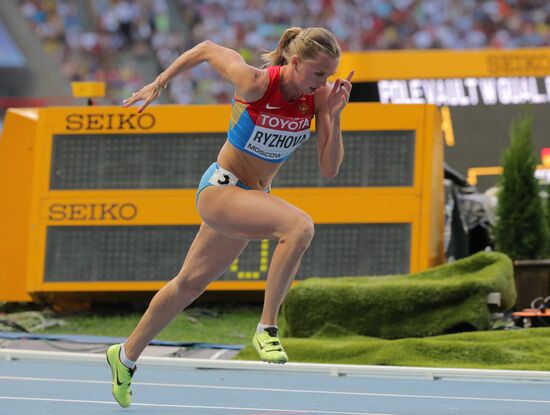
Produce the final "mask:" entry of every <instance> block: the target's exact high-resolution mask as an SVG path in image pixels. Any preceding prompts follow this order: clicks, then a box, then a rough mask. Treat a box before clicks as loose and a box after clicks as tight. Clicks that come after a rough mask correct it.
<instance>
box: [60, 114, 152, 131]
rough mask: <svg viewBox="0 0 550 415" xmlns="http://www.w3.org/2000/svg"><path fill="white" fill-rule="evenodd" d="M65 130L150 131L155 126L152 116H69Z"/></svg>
mask: <svg viewBox="0 0 550 415" xmlns="http://www.w3.org/2000/svg"><path fill="white" fill-rule="evenodd" d="M65 121H66V124H65V128H66V129H67V130H69V131H79V130H89V131H126V130H150V129H151V128H153V126H154V125H155V122H156V120H155V116H154V115H153V114H149V113H144V114H69V115H67V118H66V120H65Z"/></svg>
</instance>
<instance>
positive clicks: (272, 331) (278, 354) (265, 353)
mask: <svg viewBox="0 0 550 415" xmlns="http://www.w3.org/2000/svg"><path fill="white" fill-rule="evenodd" d="M277 331H278V330H277V327H268V328H266V329H264V331H262V332H260V333H256V334H255V335H254V338H253V339H252V346H254V349H256V351H257V352H258V354H259V355H260V359H262V360H263V361H264V362H268V363H286V362H287V361H288V356H287V355H286V352H285V349H283V346H282V345H281V341H280V340H279V336H278V334H277Z"/></svg>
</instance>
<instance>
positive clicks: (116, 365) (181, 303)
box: [107, 223, 248, 408]
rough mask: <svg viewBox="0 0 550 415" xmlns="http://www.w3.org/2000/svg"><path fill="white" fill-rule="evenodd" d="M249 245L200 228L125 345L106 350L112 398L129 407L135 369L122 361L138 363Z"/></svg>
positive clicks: (204, 226) (206, 226)
mask: <svg viewBox="0 0 550 415" xmlns="http://www.w3.org/2000/svg"><path fill="white" fill-rule="evenodd" d="M247 243H248V241H247V240H244V239H237V238H231V237H227V236H224V235H222V234H220V233H219V232H217V231H215V230H214V229H212V228H211V227H210V226H208V225H206V224H205V223H203V224H202V225H201V227H200V229H199V232H198V234H197V236H196V237H195V240H194V241H193V243H192V244H191V247H190V248H189V252H188V253H187V256H186V258H185V261H184V263H183V266H182V268H181V270H180V272H179V273H178V275H177V276H176V277H175V278H174V279H173V280H171V281H170V282H169V283H168V284H166V285H165V286H164V287H163V288H162V289H161V290H160V291H159V292H158V293H157V294H156V295H155V296H154V297H153V299H152V300H151V303H150V304H149V308H148V309H147V311H146V312H145V314H144V315H143V317H142V318H141V320H140V322H139V323H138V325H137V326H136V328H135V329H134V331H133V332H132V334H131V335H130V337H128V340H127V341H126V343H124V344H122V345H120V344H116V345H113V346H111V347H109V349H108V350H107V362H108V363H109V366H110V367H111V371H112V376H113V396H114V397H115V399H116V401H117V402H118V403H119V404H120V406H122V407H125V408H126V407H128V406H130V403H131V395H132V392H131V387H130V386H131V382H132V376H133V374H134V370H135V369H134V368H128V367H127V366H125V365H124V364H123V363H122V359H121V358H122V357H123V356H124V357H125V358H126V359H129V360H131V361H135V360H137V359H138V357H139V355H140V354H141V353H142V352H143V349H145V347H146V346H147V344H148V343H149V342H150V341H151V340H152V339H153V337H154V336H156V335H157V334H158V333H159V332H160V331H161V330H162V329H163V328H164V327H165V326H166V325H167V324H168V323H169V322H170V321H171V320H172V319H173V318H174V317H175V316H176V315H177V314H178V313H180V312H181V311H182V310H183V309H184V308H185V307H187V306H188V305H189V304H191V303H192V302H193V301H194V300H195V299H196V298H197V297H198V296H199V295H200V294H201V293H202V292H203V291H204V290H205V289H206V287H207V286H208V284H209V283H210V282H211V281H213V280H215V279H217V278H219V277H220V276H221V275H222V274H223V273H224V272H225V270H226V269H227V268H228V267H229V266H230V265H231V263H232V262H233V261H234V260H235V258H236V257H237V256H239V254H240V253H241V252H242V250H243V249H244V248H245V247H246V244H247Z"/></svg>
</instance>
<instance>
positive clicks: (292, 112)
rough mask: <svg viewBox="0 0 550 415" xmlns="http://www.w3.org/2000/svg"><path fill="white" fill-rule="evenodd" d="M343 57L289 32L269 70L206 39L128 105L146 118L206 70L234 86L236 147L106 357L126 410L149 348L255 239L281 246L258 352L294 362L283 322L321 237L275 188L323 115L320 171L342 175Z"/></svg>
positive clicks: (304, 33) (328, 42) (302, 33)
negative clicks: (185, 248) (164, 96)
mask: <svg viewBox="0 0 550 415" xmlns="http://www.w3.org/2000/svg"><path fill="white" fill-rule="evenodd" d="M340 55H341V51H340V47H339V45H338V43H337V41H336V39H335V38H334V36H333V35H332V33H330V32H329V31H328V30H326V29H323V28H308V29H301V28H298V27H293V28H290V29H287V30H286V31H285V32H284V33H283V34H282V36H281V39H280V40H279V43H278V46H277V49H275V50H274V51H272V52H268V53H265V54H263V55H262V58H263V59H264V61H265V62H266V64H267V65H266V67H265V68H264V69H257V68H254V67H252V66H249V65H247V64H246V63H245V61H244V59H243V58H242V57H241V56H240V55H239V54H238V53H237V52H235V51H234V50H231V49H227V48H224V47H222V46H219V45H217V44H215V43H213V42H210V41H205V42H203V43H200V44H199V45H197V46H195V47H194V48H192V49H190V50H188V51H186V52H185V53H183V54H182V55H181V56H179V57H178V58H177V59H176V60H175V61H174V62H173V63H172V64H171V65H170V66H169V67H168V68H167V69H166V70H165V71H164V72H163V73H161V74H160V75H159V76H158V77H157V78H156V79H155V80H154V81H153V82H152V83H150V84H149V85H146V86H144V87H143V88H142V89H140V90H139V91H137V92H134V93H133V94H132V96H131V97H130V98H128V99H126V100H124V106H125V107H127V106H130V105H132V104H134V103H136V102H138V101H144V102H143V104H142V105H141V106H140V107H139V109H138V111H139V112H142V111H143V110H144V109H145V107H147V105H149V103H151V102H152V101H153V100H154V99H155V98H157V97H158V96H159V95H160V93H161V91H162V89H163V88H166V86H167V84H168V82H169V81H170V79H172V78H174V77H175V76H176V75H177V74H178V73H179V72H181V71H183V70H185V69H190V68H192V67H194V66H196V65H198V64H199V63H202V62H208V63H209V64H210V65H211V66H212V67H213V68H214V69H215V70H216V71H217V72H218V73H219V74H220V75H221V76H222V77H224V78H225V79H226V80H228V81H229V82H231V83H232V84H233V86H234V87H235V96H234V100H233V107H232V112H231V120H230V123H229V132H228V140H227V142H226V143H225V144H224V145H223V147H222V149H221V151H220V153H219V154H218V158H217V161H216V162H215V163H213V164H212V165H211V166H210V167H209V168H208V169H207V170H206V172H205V173H204V175H203V177H202V179H201V181H200V184H199V187H198V190H197V210H198V212H199V215H200V217H201V218H202V221H203V222H202V224H201V226H200V229H199V231H198V234H197V236H196V237H195V240H194V241H193V243H192V244H191V247H190V248H189V252H188V253H187V257H186V258H185V260H184V262H183V266H182V268H181V270H180V272H179V273H178V275H177V276H176V277H175V278H174V279H172V280H171V281H170V282H168V283H167V284H166V285H165V286H164V287H163V288H162V289H161V290H160V291H159V292H158V293H157V294H156V295H155V296H154V297H153V299H152V301H151V303H150V305H149V308H148V309H147V311H146V312H145V314H144V315H143V317H142V319H141V321H140V322H139V323H138V325H137V327H136V328H135V329H134V331H133V332H132V334H131V335H130V337H128V339H127V341H126V342H125V343H123V344H117V345H114V346H111V347H110V348H109V349H108V351H107V360H108V362H109V365H110V366H111V370H112V374H113V395H114V397H115V399H116V400H117V401H118V403H119V404H120V405H121V406H123V407H127V406H129V405H130V402H131V391H130V382H131V380H132V376H133V374H134V371H135V364H136V360H137V359H138V357H139V355H140V354H141V353H142V352H143V350H144V349H145V347H146V346H147V344H148V343H149V342H150V341H151V340H152V339H153V338H154V336H156V335H157V334H158V333H159V332H160V331H161V330H162V329H163V328H164V327H165V326H166V325H167V324H168V323H169V322H170V321H171V320H172V319H173V318H174V317H175V316H176V315H177V314H179V313H180V312H181V311H182V310H183V309H185V308H186V307H187V306H188V305H189V304H191V303H192V302H193V301H194V300H195V299H196V298H197V297H198V296H199V295H200V294H202V292H203V291H204V290H205V289H206V287H207V286H208V284H210V283H211V282H212V281H214V280H216V279H217V278H219V277H220V276H221V275H222V274H223V273H224V272H225V271H226V269H227V268H228V267H229V266H230V265H231V263H233V261H234V260H235V258H237V257H238V256H239V254H240V253H241V252H242V251H243V249H244V248H245V247H246V245H247V243H248V241H249V240H261V239H272V240H277V241H278V244H277V246H276V248H275V251H274V253H273V256H272V258H271V264H270V266H269V271H268V275H267V282H266V289H265V299H264V305H263V311H262V315H261V318H260V322H259V324H258V327H257V330H256V333H255V335H254V337H253V340H252V344H253V346H254V348H255V349H256V350H257V352H258V354H259V356H260V358H261V359H262V360H264V361H266V362H270V363H285V362H286V361H287V360H288V357H287V354H286V352H285V350H284V349H283V346H282V345H281V341H280V340H279V337H278V332H277V315H278V313H279V309H280V307H281V304H282V302H283V299H284V297H285V295H286V292H287V290H288V289H289V287H290V284H291V282H292V281H293V279H294V276H295V275H296V272H297V270H298V267H299V265H300V260H301V258H302V255H303V254H304V252H305V250H306V249H307V247H308V246H309V244H310V242H311V239H312V238H313V232H314V229H313V221H312V219H311V217H310V216H309V215H308V214H307V213H305V212H303V211H302V210H300V209H299V208H297V207H295V206H292V205H291V204H289V203H287V202H285V201H284V200H282V199H280V198H278V197H277V196H274V195H272V194H270V193H269V190H270V185H271V181H272V180H273V178H274V177H275V175H276V174H277V172H278V170H279V168H280V167H281V165H282V163H283V162H284V161H285V160H286V159H287V158H288V157H289V156H290V154H291V153H292V152H293V151H294V150H296V148H298V147H299V146H300V145H301V144H302V143H304V142H305V141H306V140H307V139H308V138H309V135H310V125H311V121H312V119H313V117H314V116H315V119H316V132H317V152H318V157H319V165H320V168H321V173H322V175H323V176H324V177H327V178H332V177H335V176H336V175H337V173H338V169H339V167H340V164H341V162H342V158H343V156H344V149H343V143H342V135H341V132H340V113H341V111H342V110H343V109H344V107H345V106H346V104H347V102H348V99H349V95H350V91H351V78H352V76H353V72H351V73H350V74H349V75H348V77H347V78H346V79H344V80H342V79H337V80H336V81H335V83H334V84H333V85H329V84H327V78H328V77H329V76H330V75H331V74H333V73H334V72H335V71H336V69H337V67H338V64H339V61H340Z"/></svg>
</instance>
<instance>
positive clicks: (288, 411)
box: [0, 396, 397, 415]
mask: <svg viewBox="0 0 550 415" xmlns="http://www.w3.org/2000/svg"><path fill="white" fill-rule="evenodd" d="M0 399H3V400H12V401H39V402H60V403H81V404H87V403H90V404H102V405H117V406H118V404H117V403H115V402H109V401H91V400H83V399H54V398H24V397H19V396H0ZM132 406H149V407H157V408H185V409H220V410H226V411H254V412H257V411H266V412H279V413H285V414H327V415H397V414H381V413H374V412H341V411H321V410H317V409H316V410H310V409H272V408H243V407H238V406H206V405H177V404H165V403H139V402H138V403H132Z"/></svg>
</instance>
